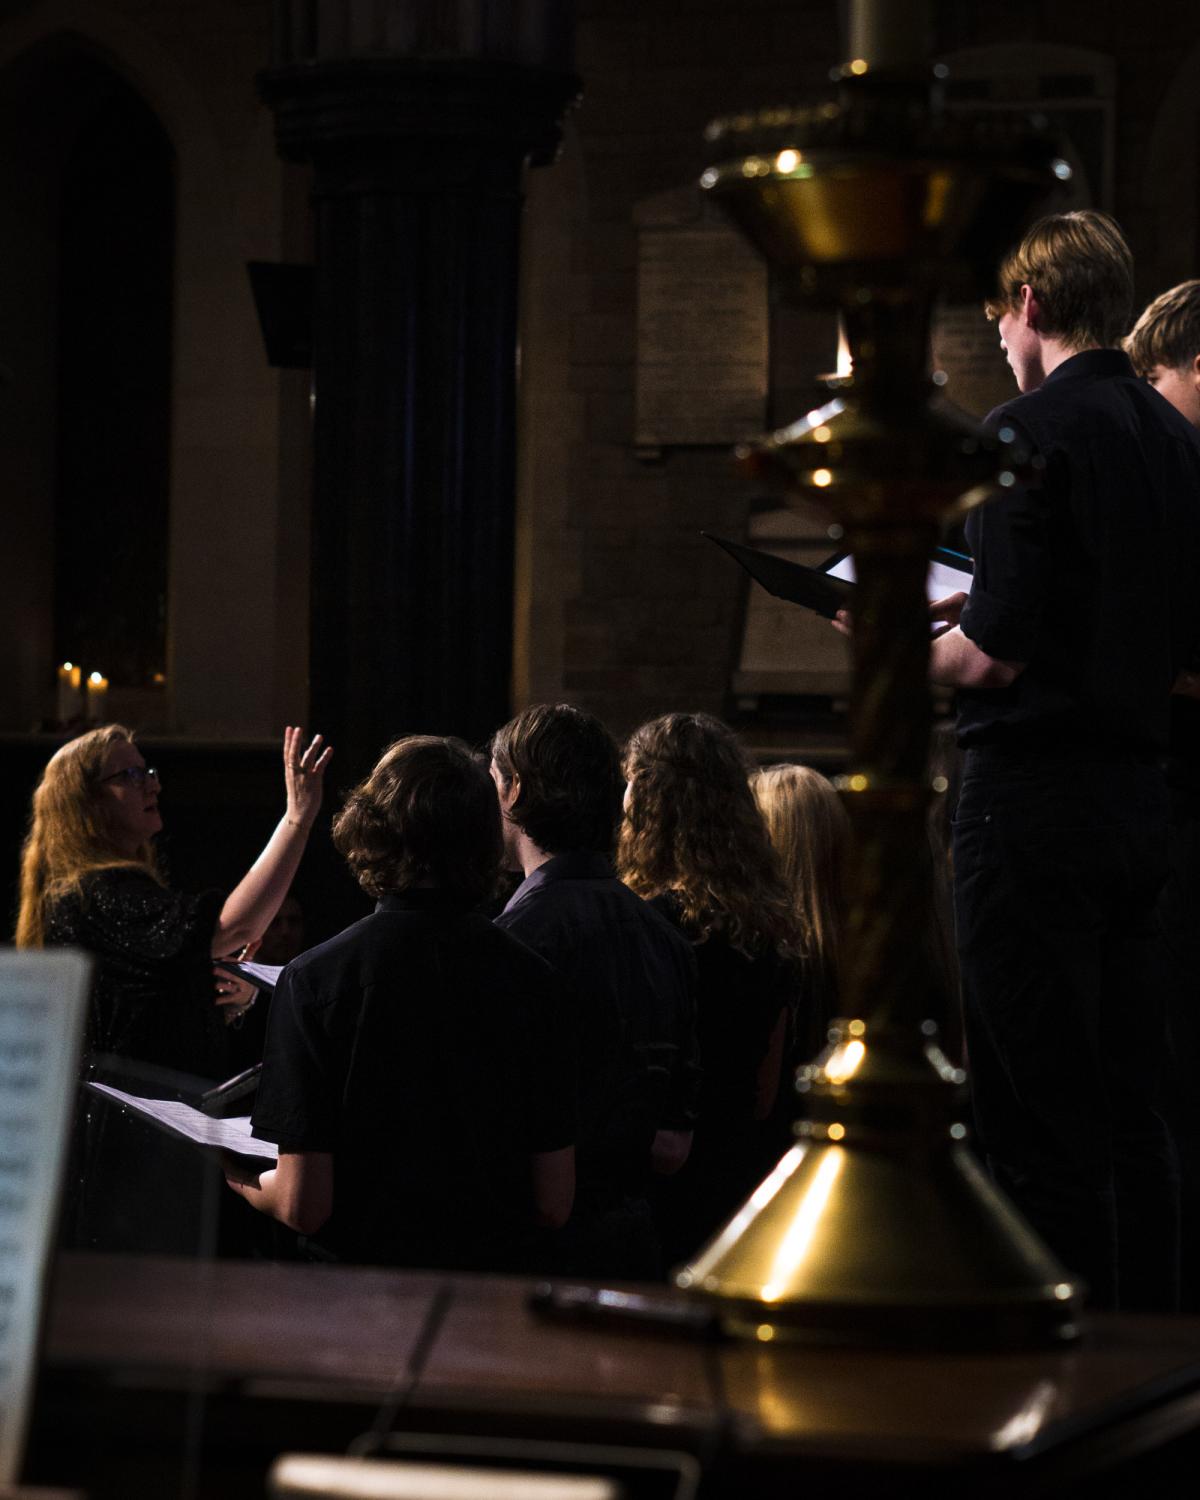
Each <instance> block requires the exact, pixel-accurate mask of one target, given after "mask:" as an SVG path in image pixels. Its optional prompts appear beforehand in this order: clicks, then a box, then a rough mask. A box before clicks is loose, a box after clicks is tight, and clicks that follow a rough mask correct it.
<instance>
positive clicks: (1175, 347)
mask: <svg viewBox="0 0 1200 1500" xmlns="http://www.w3.org/2000/svg"><path fill="white" fill-rule="evenodd" d="M1124 347H1125V352H1126V353H1127V354H1128V355H1129V358H1130V359H1131V360H1132V361H1133V368H1134V369H1135V370H1136V371H1137V373H1138V374H1139V375H1140V376H1141V377H1142V378H1143V379H1144V380H1145V381H1147V382H1148V383H1149V384H1150V385H1152V386H1153V387H1154V389H1155V390H1156V391H1157V392H1158V394H1159V395H1160V396H1165V397H1166V399H1167V400H1168V401H1169V402H1170V403H1171V405H1172V406H1173V407H1174V408H1175V410H1176V411H1177V412H1179V414H1180V415H1181V416H1183V417H1186V418H1187V420H1188V421H1189V422H1190V423H1191V424H1192V426H1193V427H1200V281H1181V282H1180V283H1179V285H1178V286H1173V287H1172V288H1171V290H1170V291H1169V292H1163V294H1162V296H1161V297H1155V299H1154V301H1153V302H1151V304H1150V306H1149V307H1148V308H1146V310H1145V312H1144V313H1143V314H1142V315H1141V317H1140V318H1139V319H1138V320H1137V322H1136V323H1135V324H1134V325H1133V332H1132V333H1130V334H1129V336H1128V338H1126V339H1125V341H1124Z"/></svg>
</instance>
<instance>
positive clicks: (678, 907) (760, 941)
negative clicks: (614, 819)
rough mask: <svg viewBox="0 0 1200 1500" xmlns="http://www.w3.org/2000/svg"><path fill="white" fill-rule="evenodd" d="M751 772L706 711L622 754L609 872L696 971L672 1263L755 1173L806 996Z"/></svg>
mask: <svg viewBox="0 0 1200 1500" xmlns="http://www.w3.org/2000/svg"><path fill="white" fill-rule="evenodd" d="M752 769H753V766H752V764H751V762H750V760H749V758H748V757H747V755H746V754H745V752H744V751H743V749H742V747H741V746H740V745H739V744H738V741H737V739H736V737H735V735H734V734H733V732H732V730H730V729H729V728H728V727H727V726H726V725H724V724H722V723H721V722H720V721H719V720H717V719H714V718H711V717H710V716H709V715H708V714H668V715H666V717H664V718H661V719H655V720H653V721H652V722H651V723H649V724H644V725H643V726H642V727H641V728H640V729H639V730H638V731H637V732H636V734H634V735H633V737H632V739H631V740H630V741H629V744H628V746H627V747H626V751H625V774H626V776H627V777H628V781H629V785H628V791H627V793H626V797H625V822H624V824H623V826H622V829H621V841H620V844H619V846H618V852H617V869H618V873H619V874H620V876H621V878H622V879H623V880H624V881H625V882H626V884H627V885H629V886H630V887H631V889H633V890H635V891H637V892H638V894H639V895H642V896H645V897H646V898H647V899H649V900H650V901H651V903H652V904H653V905H654V906H655V907H656V908H657V909H658V910H659V911H661V912H662V913H663V915H664V916H665V917H666V918H667V919H668V920H669V921H670V922H671V923H672V924H673V925H674V926H675V927H676V928H678V930H679V931H680V933H681V934H682V935H683V936H685V937H686V938H687V940H688V942H689V943H690V944H691V945H692V950H693V952H694V953H695V956H696V962H697V965H698V969H699V981H700V985H699V992H698V1005H697V1011H698V1017H699V1037H700V1066H701V1069H702V1070H703V1083H702V1086H701V1091H700V1105H699V1117H698V1119H697V1122H696V1130H695V1141H694V1144H693V1147H692V1152H691V1155H690V1157H689V1159H688V1161H687V1162H686V1164H685V1165H684V1167H683V1168H682V1170H681V1171H680V1172H679V1173H678V1174H677V1175H676V1176H674V1177H672V1178H671V1180H670V1181H669V1182H665V1183H663V1184H661V1185H660V1188H659V1191H658V1194H657V1207H658V1212H659V1224H660V1231H661V1233H662V1236H663V1245H664V1250H665V1252H666V1255H667V1257H668V1259H669V1260H670V1262H671V1263H672V1264H674V1263H678V1262H679V1261H682V1260H685V1259H687V1258H688V1257H689V1256H691V1255H692V1254H693V1253H694V1252H695V1251H696V1250H698V1249H699V1248H700V1246H701V1245H702V1244H703V1243H704V1242H705V1241H706V1240H707V1239H708V1238H709V1237H710V1236H711V1235H712V1234H714V1233H715V1232H716V1230H717V1229H719V1228H720V1226H721V1225H722V1223H724V1221H725V1220H726V1219H727V1218H728V1217H729V1215H730V1214H732V1213H733V1212H734V1210H735V1209H736V1208H737V1207H738V1206H739V1204H741V1202H742V1201H743V1200H744V1199H745V1198H746V1197H747V1196H748V1194H749V1193H750V1192H752V1191H753V1189H754V1188H755V1187H756V1186H757V1185H758V1182H759V1181H760V1179H761V1178H762V1176H763V1175H764V1165H765V1164H764V1159H763V1153H764V1129H763V1122H764V1121H766V1120H767V1118H768V1116H769V1115H770V1114H771V1111H772V1107H773V1106H774V1104H775V1101H776V1096H777V1094H778V1092H779V1086H780V1081H781V1073H782V1066H783V1060H784V1055H785V1050H786V1042H787V1036H788V1033H789V1030H791V1029H792V1027H793V1024H794V1008H795V1005H796V1002H797V998H798V996H799V993H800V989H801V973H800V966H799V962H798V954H799V952H800V948H801V938H800V932H799V927H798V923H797V920H796V913H795V908H794V904H793V901H792V894H791V892H790V891H789V889H788V887H787V883H786V881H785V880H784V877H783V872H782V869H781V867H780V864H779V859H778V856H777V855H776V853H775V850H774V848H773V847H772V845H771V841H770V839H769V837H768V834H767V829H766V825H765V823H764V821H763V818H762V815H761V814H760V812H759V810H758V808H757V806H756V805H755V801H754V797H753V795H752V793H751V790H750V785H749V780H748V778H749V775H750V772H751V771H752ZM773 1154H774V1155H777V1154H778V1153H777V1152H775V1153H773Z"/></svg>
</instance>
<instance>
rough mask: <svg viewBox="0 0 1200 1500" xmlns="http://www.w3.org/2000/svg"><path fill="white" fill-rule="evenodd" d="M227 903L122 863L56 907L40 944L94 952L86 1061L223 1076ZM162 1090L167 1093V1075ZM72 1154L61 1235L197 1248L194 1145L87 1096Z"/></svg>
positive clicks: (139, 1246) (123, 1244) (155, 1247)
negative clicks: (221, 988) (218, 960)
mask: <svg viewBox="0 0 1200 1500" xmlns="http://www.w3.org/2000/svg"><path fill="white" fill-rule="evenodd" d="M222 901H223V898H222V896H221V894H220V892H219V891H206V892H204V893H203V894H202V895H199V896H185V895H182V894H181V893H180V892H178V891H172V890H168V889H166V888H165V887H164V886H161V885H159V884H158V882H157V881H156V880H154V879H153V878H152V877H151V876H150V875H149V874H147V873H146V872H145V871H144V870H140V869H137V868H133V867H129V866H126V867H122V868H116V869H111V870H98V871H95V872H94V873H93V874H91V875H89V876H87V877H86V878H85V879H84V881H83V883H82V885H81V886H80V888H79V889H78V890H77V891H73V892H71V893H69V894H68V895H65V896H62V897H60V898H59V899H58V900H57V901H56V902H54V903H53V904H52V905H51V907H50V909H49V911H48V912H47V917H46V939H45V940H46V944H47V946H53V947H58V946H63V945H71V946H73V947H77V948H82V949H83V950H84V951H85V952H87V953H90V954H91V955H92V957H93V958H94V960H95V962H96V972H95V975H94V978H93V983H92V993H91V1001H90V1004H89V1007H88V1015H87V1023H86V1027H85V1031H84V1052H85V1057H86V1058H87V1059H89V1060H90V1059H95V1058H97V1057H102V1058H113V1057H116V1058H120V1059H123V1060H127V1061H129V1062H131V1063H137V1064H143V1065H146V1064H148V1065H151V1066H152V1067H154V1068H158V1069H163V1070H169V1073H168V1072H164V1074H163V1077H164V1080H169V1077H170V1075H171V1074H178V1073H186V1074H189V1075H192V1076H193V1077H196V1076H198V1077H202V1078H206V1079H221V1078H224V1077H225V1076H226V1074H227V1071H228V1043H227V1031H226V1027H225V1024H224V1020H223V1017H222V1013H221V1011H220V1009H219V1008H218V1007H217V1005H216V1004H215V1003H214V1000H215V996H214V988H213V974H212V941H213V933H214V931H215V929H216V925H217V918H218V916H219V915H220V911H221V906H222ZM132 1091H133V1092H144V1093H148V1094H150V1093H158V1092H159V1090H157V1089H155V1088H153V1087H138V1086H134V1087H133V1088H132ZM161 1092H162V1096H163V1097H168V1096H170V1094H171V1092H172V1090H171V1088H170V1086H169V1082H168V1086H167V1087H165V1088H164V1089H163V1090H162V1091H161ZM72 1158H73V1160H72V1165H71V1168H70V1172H69V1180H68V1184H67V1191H66V1195H65V1198H66V1201H65V1214H64V1226H63V1229H64V1237H65V1240H66V1242H67V1243H68V1244H71V1245H76V1246H88V1247H92V1248H97V1249H111V1250H117V1249H127V1250H142V1251H186V1252H189V1253H195V1250H196V1248H197V1243H198V1240H199V1238H200V1236H201V1234H202V1225H201V1199H202V1197H203V1192H202V1178H203V1171H202V1164H201V1162H200V1160H199V1154H198V1153H193V1152H190V1151H188V1149H187V1148H186V1147H183V1146H181V1145H180V1144H179V1143H178V1142H175V1141H172V1140H169V1139H168V1138H167V1137H165V1136H161V1135H159V1134H158V1133H157V1132H155V1131H153V1129H152V1128H151V1127H150V1126H146V1125H142V1124H140V1123H139V1122H137V1121H135V1120H132V1119H130V1118H128V1117H126V1116H124V1115H122V1114H120V1113H119V1112H118V1111H117V1110H115V1109H114V1108H113V1107H112V1106H111V1105H109V1104H107V1103H105V1102H104V1101H102V1100H99V1099H97V1098H96V1097H95V1096H94V1095H84V1096H81V1100H80V1109H79V1114H78V1117H77V1121H76V1130H75V1138H74V1145H73V1151H72Z"/></svg>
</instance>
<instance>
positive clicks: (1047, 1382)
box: [30, 1255, 1200, 1500]
mask: <svg viewBox="0 0 1200 1500" xmlns="http://www.w3.org/2000/svg"><path fill="white" fill-rule="evenodd" d="M529 1290H530V1284H529V1283H527V1282H524V1281H521V1280H517V1279H510V1278H500V1277H488V1278H483V1277H469V1276H458V1275H455V1276H444V1277H443V1276H439V1275H437V1274H433V1273H423V1272H391V1271H376V1270H365V1269H364V1270H348V1269H340V1268H326V1267H315V1266H314V1267H310V1266H295V1265H284V1264H265V1263H264V1264H249V1263H236V1262H215V1263H198V1262H188V1261H183V1260H171V1259H165V1258H143V1257H112V1256H84V1255H65V1256H63V1257H62V1259H61V1261H60V1263H59V1267H58V1274H57V1277H56V1284H55V1287H54V1292H53V1296H52V1300H51V1305H50V1311H49V1323H48V1329H47V1339H46V1349H45V1369H44V1378H43V1383H42V1392H41V1396H40V1399H39V1405H38V1409H37V1413H36V1415H35V1439H34V1451H33V1463H32V1466H31V1476H30V1477H31V1478H33V1479H35V1480H37V1481H38V1482H41V1483H45V1484H55V1483H58V1484H74V1485H86V1487H87V1488H88V1489H89V1490H90V1492H91V1494H92V1495H93V1496H94V1497H98V1496H105V1495H108V1494H113V1495H117V1494H121V1495H123V1496H125V1495H129V1494H132V1493H141V1492H143V1489H144V1491H145V1492H146V1493H151V1492H152V1486H150V1485H148V1484H144V1483H143V1481H145V1479H146V1477H147V1475H148V1474H151V1473H153V1474H155V1475H157V1476H159V1479H158V1484H159V1489H160V1490H161V1492H163V1493H170V1489H169V1487H167V1488H164V1487H163V1486H162V1484H161V1474H162V1472H163V1468H164V1465H165V1466H166V1468H167V1469H168V1470H169V1468H170V1465H171V1464H172V1463H176V1464H178V1463H179V1462H180V1461H181V1460H180V1458H179V1451H180V1450H181V1447H182V1448H187V1449H188V1451H189V1452H190V1453H191V1456H192V1458H193V1459H194V1458H197V1457H200V1458H201V1459H202V1463H201V1467H202V1472H203V1480H202V1483H201V1486H200V1490H199V1495H200V1496H201V1497H204V1496H207V1495H209V1494H212V1495H214V1496H215V1495H220V1496H222V1497H223V1500H233V1497H235V1496H237V1495H240V1494H243V1493H244V1494H246V1495H251V1494H261V1493H262V1490H261V1473H262V1471H263V1468H264V1467H265V1465H266V1463H267V1462H269V1460H270V1458H271V1457H272V1456H273V1455H274V1454H275V1453H277V1452H279V1451H281V1450H283V1449H285V1448H291V1449H305V1448H308V1449H312V1450H314V1451H340V1450H341V1449H344V1448H345V1446H346V1445H347V1443H348V1442H350V1441H351V1440H352V1439H353V1438H354V1437H355V1436H356V1434H361V1433H362V1432H364V1431H365V1430H366V1429H369V1428H370V1427H371V1426H372V1424H373V1423H374V1422H375V1421H376V1419H377V1418H379V1419H380V1420H381V1421H382V1422H383V1423H384V1425H385V1426H390V1425H393V1424H395V1425H399V1426H401V1427H403V1428H406V1429H413V1428H417V1429H420V1430H423V1431H427V1432H446V1433H459V1434H461V1433H464V1432H469V1433H478V1434H484V1435H493V1436H494V1435H498V1434H503V1435H507V1436H513V1435H516V1436H526V1437H528V1436H531V1435H533V1436H537V1437H540V1438H555V1439H560V1440H561V1439H571V1440H579V1439H585V1440H587V1441H589V1442H600V1443H622V1444H630V1443H636V1444H639V1445H644V1446H645V1447H647V1448H650V1449H655V1450H667V1449H669V1450H677V1451H679V1452H682V1453H687V1454H691V1455H693V1456H694V1457H695V1458H696V1459H698V1460H699V1461H700V1463H701V1464H702V1465H703V1468H704V1472H705V1474H706V1476H707V1480H706V1485H705V1493H711V1494H725V1493H737V1494H738V1495H740V1496H747V1495H750V1494H753V1495H755V1496H757V1495H769V1494H774V1493H776V1492H778V1493H793V1492H794V1489H795V1486H796V1484H797V1481H798V1479H799V1478H800V1477H801V1476H802V1477H803V1478H804V1479H805V1481H806V1482H808V1481H809V1480H811V1481H813V1482H814V1483H815V1482H817V1481H825V1480H828V1481H830V1482H836V1483H837V1485H838V1488H839V1494H841V1495H849V1494H864V1495H865V1494H884V1493H896V1486H897V1483H898V1481H899V1480H900V1478H901V1477H904V1478H905V1480H906V1481H908V1482H911V1484H912V1485H914V1486H919V1487H920V1489H921V1491H922V1494H924V1495H929V1494H938V1493H946V1494H950V1493H952V1492H953V1493H956V1494H961V1493H962V1492H963V1483H964V1480H966V1479H967V1477H968V1476H969V1478H970V1493H971V1495H972V1497H975V1496H980V1495H988V1494H992V1493H996V1494H999V1493H1011V1492H1012V1486H1013V1485H1014V1482H1015V1481H1018V1480H1019V1482H1020V1486H1021V1488H1020V1493H1021V1495H1022V1497H1024V1496H1032V1495H1036V1494H1040V1493H1063V1492H1064V1491H1065V1489H1066V1488H1067V1487H1069V1486H1070V1485H1071V1484H1076V1483H1079V1482H1081V1481H1083V1480H1086V1483H1087V1488H1086V1491H1081V1493H1083V1492H1086V1493H1087V1494H1088V1495H1089V1496H1091V1495H1095V1494H1098V1493H1101V1489H1100V1483H1101V1481H1100V1477H1099V1476H1102V1475H1105V1474H1108V1475H1113V1476H1120V1482H1121V1483H1122V1484H1123V1485H1124V1484H1127V1483H1128V1465H1129V1463H1130V1462H1131V1461H1132V1460H1134V1459H1135V1458H1137V1457H1138V1455H1153V1454H1156V1453H1164V1452H1165V1451H1166V1450H1167V1448H1168V1445H1170V1444H1172V1443H1177V1442H1179V1441H1180V1440H1183V1441H1187V1435H1188V1434H1190V1433H1193V1432H1200V1321H1191V1320H1168V1319H1150V1318H1120V1317H1112V1316H1108V1317H1097V1318H1095V1319H1093V1320H1092V1323H1091V1325H1090V1329H1089V1332H1088V1335H1087V1337H1086V1339H1085V1340H1084V1341H1082V1342H1081V1343H1079V1344H1078V1345H1075V1346H1073V1347H1071V1348H1068V1349H1064V1350H1059V1351H1048V1352H1039V1353H1025V1354H1007V1355H995V1356H986V1355H970V1354H959V1353H955V1354H916V1353H911V1354H910V1353H898V1352H881V1351H867V1350H847V1349H817V1348H801V1347H797V1346H784V1345H779V1344H756V1345H738V1344H712V1343H701V1342H693V1341H690V1340H687V1339H684V1338H681V1337H678V1336H670V1335H662V1336H658V1335H653V1334H649V1333H646V1332H643V1331H640V1330H639V1331H628V1330H625V1329H612V1330H609V1329H607V1328H605V1329H594V1328H580V1327H575V1326H569V1325H562V1324H549V1323H546V1322H544V1321H542V1320H540V1319H539V1318H537V1317H535V1316H534V1315H533V1314H532V1313H531V1312H530V1311H529V1308H528V1293H529ZM662 1295H663V1296H664V1298H665V1297H668V1296H669V1295H670V1294H668V1293H665V1292H664V1293H663V1294H662ZM381 1413H382V1415H381ZM198 1431H199V1436H198V1435H197V1433H198ZM67 1433H69V1434H70V1435H71V1437H70V1441H68V1442H64V1440H63V1439H64V1434H67ZM1197 1446H1198V1448H1200V1440H1198V1443H1197ZM131 1450H132V1457H131ZM139 1454H140V1455H141V1456H142V1458H143V1459H144V1460H145V1463H144V1465H143V1468H142V1469H138V1468H137V1457H138V1455H139ZM1147 1461H1149V1460H1147ZM131 1462H132V1463H133V1465H134V1467H133V1469H132V1470H131V1469H130V1467H129V1465H130V1463H131ZM155 1465H157V1468H156V1467H155ZM110 1470H111V1477H110ZM120 1486H124V1488H123V1489H122V1488H121V1487H120ZM906 1488H907V1485H906Z"/></svg>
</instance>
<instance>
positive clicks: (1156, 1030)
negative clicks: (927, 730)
mask: <svg viewBox="0 0 1200 1500" xmlns="http://www.w3.org/2000/svg"><path fill="white" fill-rule="evenodd" d="M1166 869H1167V795H1166V786H1165V782H1164V779H1163V775H1162V771H1161V769H1160V768H1159V766H1158V765H1157V764H1155V763H1152V762H1150V761H1147V760H1145V759H1142V758H1139V757H1137V756H1127V757H1125V756H1120V755H1113V756H1111V757H1107V758H1106V757H1104V756H1099V755H1095V754H1093V755H1090V756H1089V755H1088V754H1087V753H1084V754H1077V753H1072V754H1067V753H1051V754H1041V755H1034V754H1030V755H1026V754H1023V753H1021V752H1015V751H1014V752H1009V751H1002V750H997V749H992V748H985V749H979V750H974V751H969V752H968V753H967V757H966V765H965V768H964V779H963V786H962V792H961V796H960V799H959V805H958V815H957V818H956V822H955V830H954V872H955V909H956V924H957V932H958V945H959V958H960V963H961V967H962V980H963V1006H964V1021H965V1027H966V1041H967V1055H968V1064H969V1068H970V1075H971V1084H972V1090H973V1097H974V1105H975V1121H976V1129H977V1132H978V1136H979V1141H980V1144H981V1146H982V1148H983V1151H984V1153H985V1154H986V1156H987V1158H988V1162H989V1165H990V1166H991V1169H992V1171H993V1173H994V1175H995V1177H996V1179H997V1181H998V1182H999V1183H1000V1185H1001V1187H1003V1188H1004V1189H1005V1190H1006V1191H1007V1192H1008V1194H1009V1195H1010V1197H1011V1198H1012V1199H1013V1200H1014V1202H1015V1203H1016V1205H1017V1207H1018V1208H1019V1209H1020V1210H1021V1211H1022V1212H1023V1213H1024V1214H1025V1216H1026V1218H1027V1219H1028V1220H1029V1221H1030V1222H1031V1223H1032V1225H1033V1227H1034V1228H1035V1229H1036V1230H1038V1232H1039V1233H1040V1234H1041V1235H1042V1237H1043V1238H1044V1239H1045V1240H1046V1242H1047V1243H1048V1245H1049V1246H1050V1248H1051V1249H1052V1250H1053V1251H1054V1252H1055V1253H1056V1254H1057V1256H1058V1257H1059V1259H1060V1260H1061V1261H1062V1262H1063V1263H1064V1264H1065V1265H1066V1266H1067V1268H1068V1269H1069V1270H1071V1271H1073V1272H1075V1273H1076V1274H1078V1275H1081V1276H1082V1277H1083V1278H1084V1279H1085V1280H1086V1282H1087V1283H1088V1285H1089V1287H1090V1289H1091V1300H1092V1302H1093V1303H1094V1304H1095V1305H1097V1306H1101V1307H1122V1308H1126V1309H1130V1310H1134V1309H1143V1310H1162V1311H1169V1310H1172V1309H1173V1308H1175V1307H1176V1306H1177V1305H1178V1296H1179V1182H1178V1171H1177V1167H1176V1162H1175V1153H1174V1147H1173V1145H1172V1141H1171V1137H1170V1135H1169V1133H1168V1131H1167V1127H1166V1125H1165V1124H1164V1122H1163V1119H1162V1116H1161V1114H1160V1113H1159V1109H1158V1097H1159V1079H1160V1074H1161V1070H1162V1062H1163V1055H1164V1048H1165V1040H1166V1023H1165V983H1164V978H1165V955H1164V951H1163V943H1162V934H1161V926H1160V921H1159V914H1158V910H1157V904H1156V903H1157V901H1158V897H1159V894H1160V891H1161V890H1162V887H1163V884H1164V881H1165V878H1166Z"/></svg>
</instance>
